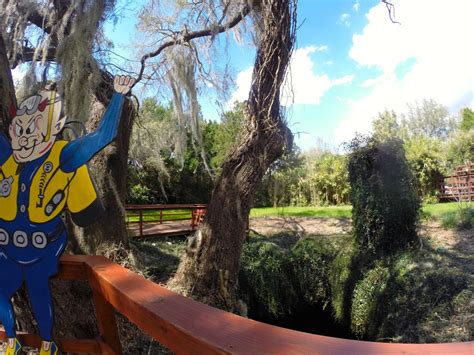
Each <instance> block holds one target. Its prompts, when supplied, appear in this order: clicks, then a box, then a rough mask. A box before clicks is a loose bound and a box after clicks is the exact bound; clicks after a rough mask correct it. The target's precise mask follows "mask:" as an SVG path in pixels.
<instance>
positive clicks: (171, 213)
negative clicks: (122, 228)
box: [127, 210, 191, 222]
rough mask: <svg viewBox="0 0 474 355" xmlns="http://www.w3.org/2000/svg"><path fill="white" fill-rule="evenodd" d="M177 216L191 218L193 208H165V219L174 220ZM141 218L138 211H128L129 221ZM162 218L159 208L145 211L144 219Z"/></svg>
mask: <svg viewBox="0 0 474 355" xmlns="http://www.w3.org/2000/svg"><path fill="white" fill-rule="evenodd" d="M177 218H189V219H191V210H163V221H172V220H175V219H177ZM139 219H140V217H139V214H138V211H134V212H130V211H127V220H128V221H129V222H138V221H139ZM159 219H160V211H159V210H145V211H143V220H144V221H145V222H147V221H155V222H156V221H157V220H159Z"/></svg>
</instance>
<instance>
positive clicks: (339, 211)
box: [250, 202, 459, 221]
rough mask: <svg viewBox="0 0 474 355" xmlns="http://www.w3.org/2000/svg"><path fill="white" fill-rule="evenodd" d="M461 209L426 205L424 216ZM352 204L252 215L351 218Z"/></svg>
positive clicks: (441, 216)
mask: <svg viewBox="0 0 474 355" xmlns="http://www.w3.org/2000/svg"><path fill="white" fill-rule="evenodd" d="M458 210H459V207H458V204H457V202H447V203H437V204H430V205H424V206H423V207H422V217H423V218H424V219H433V220H436V221H442V220H443V219H444V218H446V217H447V216H449V215H451V214H453V213H456V212H457V211H458ZM351 214H352V206H348V205H345V206H327V207H261V208H253V209H252V210H251V211H250V217H313V218H350V217H351Z"/></svg>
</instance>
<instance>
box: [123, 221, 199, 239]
mask: <svg viewBox="0 0 474 355" xmlns="http://www.w3.org/2000/svg"><path fill="white" fill-rule="evenodd" d="M142 228H143V230H142V233H140V226H139V225H138V224H130V225H129V226H128V231H129V233H130V236H132V237H151V236H162V237H169V236H175V235H188V234H191V233H192V232H194V229H193V228H192V226H191V225H190V224H189V222H166V223H163V224H159V223H143V225H142Z"/></svg>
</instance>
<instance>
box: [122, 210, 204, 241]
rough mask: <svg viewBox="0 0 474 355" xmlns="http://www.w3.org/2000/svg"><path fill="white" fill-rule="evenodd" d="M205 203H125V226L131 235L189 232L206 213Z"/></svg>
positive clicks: (181, 233) (142, 235)
mask: <svg viewBox="0 0 474 355" xmlns="http://www.w3.org/2000/svg"><path fill="white" fill-rule="evenodd" d="M206 208H207V205H203V204H177V205H162V204H159V205H127V206H125V209H126V211H127V220H126V223H127V228H128V230H129V232H130V234H131V236H133V237H144V236H151V235H160V236H171V235H183V234H190V233H192V232H193V231H194V230H196V227H197V225H198V224H199V222H201V220H202V218H203V216H204V214H205V213H206Z"/></svg>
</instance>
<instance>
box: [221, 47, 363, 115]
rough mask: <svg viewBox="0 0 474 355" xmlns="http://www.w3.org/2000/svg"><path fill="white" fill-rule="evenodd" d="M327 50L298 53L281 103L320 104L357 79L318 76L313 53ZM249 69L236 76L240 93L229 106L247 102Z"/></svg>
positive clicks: (285, 85) (300, 51)
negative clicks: (326, 95) (327, 95)
mask: <svg viewBox="0 0 474 355" xmlns="http://www.w3.org/2000/svg"><path fill="white" fill-rule="evenodd" d="M327 50H328V47H327V46H309V47H304V48H300V49H297V50H296V51H295V52H294V53H293V56H292V57H291V62H290V70H289V75H288V76H287V78H286V80H285V84H284V87H283V89H282V95H281V101H282V104H283V105H285V106H291V105H293V104H295V105H297V104H310V105H316V104H319V102H320V100H321V97H322V96H323V95H324V93H325V92H326V91H328V90H330V89H331V88H332V87H334V86H338V85H345V84H348V83H350V82H351V81H352V80H353V79H354V75H346V76H343V77H340V78H335V79H331V78H330V77H329V76H328V75H327V74H316V73H315V72H314V66H315V63H314V61H313V60H312V59H311V57H310V55H311V54H312V53H316V52H321V51H327ZM252 70H253V67H250V68H248V69H246V70H244V71H241V72H240V73H239V74H238V75H237V79H236V85H237V89H236V91H235V92H234V93H233V95H232V98H231V100H230V102H229V104H232V103H234V102H235V101H243V100H247V98H248V94H249V90H250V84H251V80H252Z"/></svg>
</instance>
